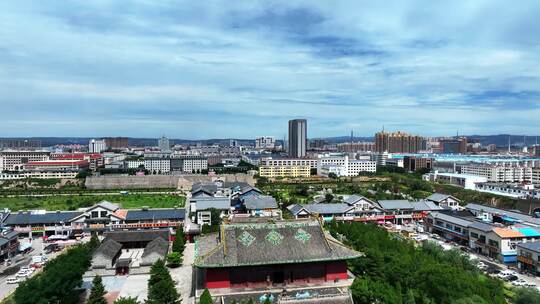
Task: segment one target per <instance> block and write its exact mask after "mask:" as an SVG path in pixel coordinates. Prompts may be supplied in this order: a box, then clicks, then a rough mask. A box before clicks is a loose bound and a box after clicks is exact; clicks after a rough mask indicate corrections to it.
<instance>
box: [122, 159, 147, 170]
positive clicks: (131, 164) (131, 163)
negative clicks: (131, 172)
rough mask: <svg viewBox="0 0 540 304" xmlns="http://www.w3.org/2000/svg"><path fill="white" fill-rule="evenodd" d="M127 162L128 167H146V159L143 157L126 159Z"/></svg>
mask: <svg viewBox="0 0 540 304" xmlns="http://www.w3.org/2000/svg"><path fill="white" fill-rule="evenodd" d="M126 164H127V168H128V169H137V168H140V167H141V166H143V167H144V160H142V159H135V160H128V161H126Z"/></svg>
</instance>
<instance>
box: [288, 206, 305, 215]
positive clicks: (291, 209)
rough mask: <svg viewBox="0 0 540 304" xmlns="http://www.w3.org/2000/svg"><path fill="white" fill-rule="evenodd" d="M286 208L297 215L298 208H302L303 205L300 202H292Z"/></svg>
mask: <svg viewBox="0 0 540 304" xmlns="http://www.w3.org/2000/svg"><path fill="white" fill-rule="evenodd" d="M287 209H289V211H290V212H291V213H292V214H293V215H297V214H298V212H300V210H302V209H304V206H303V205H300V204H292V205H289V206H287Z"/></svg>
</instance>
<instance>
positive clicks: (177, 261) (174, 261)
mask: <svg viewBox="0 0 540 304" xmlns="http://www.w3.org/2000/svg"><path fill="white" fill-rule="evenodd" d="M167 265H168V266H169V267H173V268H175V267H178V266H180V265H182V255H181V254H180V253H178V252H171V253H169V254H168V255H167Z"/></svg>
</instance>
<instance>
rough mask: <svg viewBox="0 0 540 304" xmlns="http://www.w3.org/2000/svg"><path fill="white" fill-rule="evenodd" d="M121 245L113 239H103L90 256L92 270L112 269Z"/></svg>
mask: <svg viewBox="0 0 540 304" xmlns="http://www.w3.org/2000/svg"><path fill="white" fill-rule="evenodd" d="M121 249H122V244H120V243H118V242H117V241H115V240H113V239H105V240H103V242H101V245H100V246H99V247H98V248H97V249H96V251H95V252H94V254H93V255H92V268H94V269H114V264H115V263H116V260H117V259H118V257H119V256H120V252H121Z"/></svg>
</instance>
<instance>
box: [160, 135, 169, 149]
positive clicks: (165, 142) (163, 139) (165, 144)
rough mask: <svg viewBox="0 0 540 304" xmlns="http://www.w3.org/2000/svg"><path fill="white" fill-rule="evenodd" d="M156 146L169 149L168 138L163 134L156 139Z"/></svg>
mask: <svg viewBox="0 0 540 304" xmlns="http://www.w3.org/2000/svg"><path fill="white" fill-rule="evenodd" d="M158 147H159V149H160V150H161V151H170V150H171V144H170V142H169V139H168V138H167V137H165V136H162V137H161V138H160V139H158Z"/></svg>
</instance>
